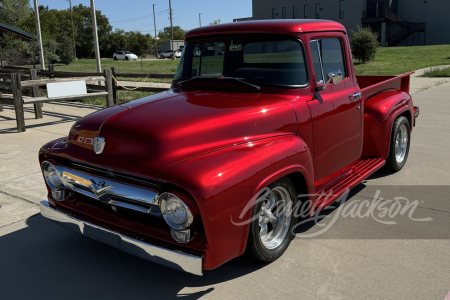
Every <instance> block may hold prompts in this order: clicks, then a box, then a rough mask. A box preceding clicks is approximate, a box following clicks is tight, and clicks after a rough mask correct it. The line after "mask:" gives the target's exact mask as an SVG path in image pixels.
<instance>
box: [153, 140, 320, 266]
mask: <svg viewBox="0 0 450 300" xmlns="http://www.w3.org/2000/svg"><path fill="white" fill-rule="evenodd" d="M292 172H300V173H301V174H302V175H303V177H304V179H305V181H306V184H307V187H308V188H309V189H310V190H308V193H313V188H314V182H313V178H314V176H313V166H312V156H311V152H310V149H309V147H308V146H307V145H306V143H305V142H304V141H303V140H302V139H301V138H300V137H298V136H296V135H285V136H279V137H274V138H267V139H262V140H259V141H255V142H248V143H245V144H240V145H236V146H233V147H229V148H226V149H222V150H219V151H215V152H211V153H208V154H205V155H202V156H198V157H195V158H192V159H189V160H186V161H183V162H180V163H178V164H175V165H173V166H171V167H169V168H168V169H166V170H165V171H164V172H163V173H162V174H161V175H160V177H159V179H161V180H163V181H166V182H168V183H172V184H176V185H177V186H179V187H180V188H183V189H184V190H186V191H187V192H189V193H190V195H191V196H192V197H193V198H194V199H195V201H196V203H197V205H198V208H199V210H200V213H201V216H202V221H203V225H204V228H205V234H206V240H207V242H208V250H207V253H205V257H204V261H203V267H204V268H205V269H213V268H216V267H218V266H220V265H221V264H223V263H225V262H227V261H229V260H230V259H232V258H234V257H236V256H239V255H241V254H242V253H243V252H244V250H245V247H246V244H247V237H248V232H249V220H250V219H251V214H252V210H253V204H254V202H255V200H256V198H257V197H254V196H255V195H259V191H260V190H261V189H263V188H264V187H265V186H267V185H268V184H270V183H271V182H273V181H274V180H276V179H278V178H280V177H283V176H285V175H287V174H290V173H292Z"/></svg>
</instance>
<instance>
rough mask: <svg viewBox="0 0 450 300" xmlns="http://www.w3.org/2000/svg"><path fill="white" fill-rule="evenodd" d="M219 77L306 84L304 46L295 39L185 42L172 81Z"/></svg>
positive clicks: (298, 85) (269, 37) (286, 84)
mask: <svg viewBox="0 0 450 300" xmlns="http://www.w3.org/2000/svg"><path fill="white" fill-rule="evenodd" d="M221 76H225V77H235V78H240V79H243V80H245V81H246V82H248V83H251V84H256V85H276V86H286V87H305V86H307V85H308V83H309V72H308V70H307V65H306V56H305V51H304V47H303V44H302V42H301V41H300V40H298V39H296V38H292V39H289V38H286V37H283V38H279V37H273V36H267V37H265V36H260V37H255V36H248V37H245V38H244V37H242V36H237V37H236V38H227V39H214V40H212V39H211V41H208V40H203V41H201V42H187V43H186V45H185V47H184V52H183V55H182V58H181V61H180V65H179V67H178V70H177V72H176V75H175V80H186V79H189V78H193V77H202V78H208V77H221Z"/></svg>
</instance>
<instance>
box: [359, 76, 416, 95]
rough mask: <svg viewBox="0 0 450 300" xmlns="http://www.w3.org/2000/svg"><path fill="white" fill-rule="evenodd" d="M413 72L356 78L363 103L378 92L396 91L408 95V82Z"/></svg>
mask: <svg viewBox="0 0 450 300" xmlns="http://www.w3.org/2000/svg"><path fill="white" fill-rule="evenodd" d="M411 74H414V72H409V73H405V74H402V75H398V76H356V79H357V80H358V85H359V87H360V89H361V93H362V96H363V99H364V101H365V100H366V99H367V98H368V97H370V96H371V95H373V94H376V93H378V92H381V91H384V90H388V89H397V90H401V91H404V92H406V93H409V80H410V76H411Z"/></svg>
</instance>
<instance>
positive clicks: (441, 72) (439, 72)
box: [421, 67, 450, 77]
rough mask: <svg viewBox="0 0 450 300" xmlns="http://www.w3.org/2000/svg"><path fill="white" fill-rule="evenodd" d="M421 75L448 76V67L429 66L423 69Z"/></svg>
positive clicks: (449, 73) (449, 69)
mask: <svg viewBox="0 0 450 300" xmlns="http://www.w3.org/2000/svg"><path fill="white" fill-rule="evenodd" d="M421 77H450V67H446V68H440V67H431V68H428V69H427V70H425V72H424V73H423V75H422V76H421Z"/></svg>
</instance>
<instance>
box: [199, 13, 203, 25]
mask: <svg viewBox="0 0 450 300" xmlns="http://www.w3.org/2000/svg"><path fill="white" fill-rule="evenodd" d="M201 14H202V13H198V23H199V24H200V27H202V18H201V16H200V15H201Z"/></svg>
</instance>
